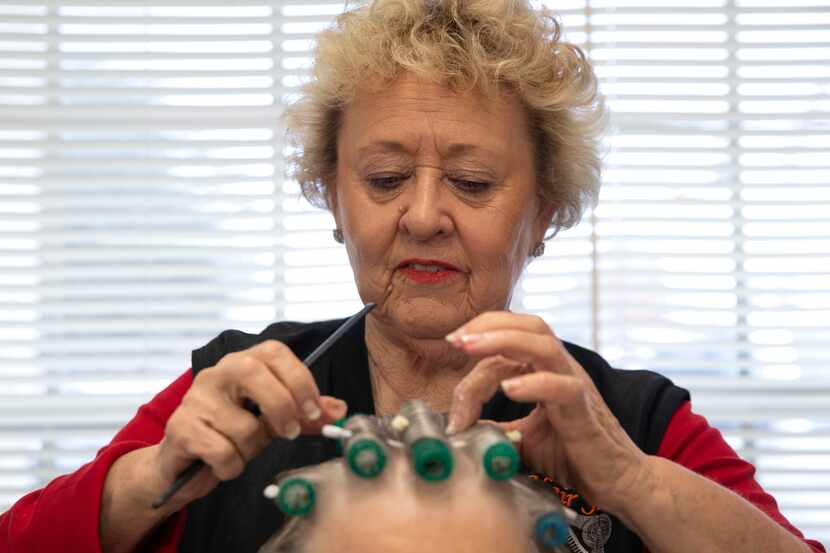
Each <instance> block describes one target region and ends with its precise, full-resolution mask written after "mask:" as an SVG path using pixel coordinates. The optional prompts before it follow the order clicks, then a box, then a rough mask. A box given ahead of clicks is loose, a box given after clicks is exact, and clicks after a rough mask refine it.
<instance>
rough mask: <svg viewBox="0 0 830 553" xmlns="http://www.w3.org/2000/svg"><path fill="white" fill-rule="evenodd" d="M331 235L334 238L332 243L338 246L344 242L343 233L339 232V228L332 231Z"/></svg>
mask: <svg viewBox="0 0 830 553" xmlns="http://www.w3.org/2000/svg"><path fill="white" fill-rule="evenodd" d="M331 235H332V236H333V237H334V241H335V242H337V243H338V244H342V243H343V242H344V240H343V231H342V230H340V229H339V228H336V229H334V230H332V231H331Z"/></svg>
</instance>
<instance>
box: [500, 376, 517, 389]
mask: <svg viewBox="0 0 830 553" xmlns="http://www.w3.org/2000/svg"><path fill="white" fill-rule="evenodd" d="M521 387H522V379H521V378H508V379H507V380H502V381H501V389H502V390H504V391H505V392H513V391H516V390H518V389H519V388H521Z"/></svg>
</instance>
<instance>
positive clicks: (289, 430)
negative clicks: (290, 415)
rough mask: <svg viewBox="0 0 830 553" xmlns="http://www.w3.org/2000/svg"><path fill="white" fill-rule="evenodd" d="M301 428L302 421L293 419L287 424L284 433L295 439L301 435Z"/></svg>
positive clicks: (290, 438) (287, 436)
mask: <svg viewBox="0 0 830 553" xmlns="http://www.w3.org/2000/svg"><path fill="white" fill-rule="evenodd" d="M301 430H302V429H301V428H300V423H298V422H297V421H291V422H289V423H288V424H286V425H285V432H284V433H283V435H284V436H285V437H286V438H288V439H289V440H293V439H295V438H296V437H297V436H299V435H300V432H301Z"/></svg>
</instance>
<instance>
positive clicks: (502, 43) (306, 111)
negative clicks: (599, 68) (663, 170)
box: [284, 0, 606, 231]
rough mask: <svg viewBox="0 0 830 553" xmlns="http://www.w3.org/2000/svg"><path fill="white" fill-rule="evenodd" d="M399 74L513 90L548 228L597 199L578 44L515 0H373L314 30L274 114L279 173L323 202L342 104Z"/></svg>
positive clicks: (590, 95)
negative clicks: (310, 54)
mask: <svg viewBox="0 0 830 553" xmlns="http://www.w3.org/2000/svg"><path fill="white" fill-rule="evenodd" d="M404 73H409V74H413V75H415V76H417V77H419V78H422V79H425V80H428V81H431V82H436V83H440V84H442V85H445V86H449V87H451V88H452V89H453V90H457V91H463V90H470V89H473V88H476V89H478V90H479V91H481V92H482V93H484V94H488V93H494V92H496V93H497V92H501V91H508V92H510V93H513V94H516V95H517V97H518V98H519V99H520V100H521V101H522V104H523V105H524V107H525V109H526V110H527V114H528V121H529V127H530V128H529V129H528V132H529V135H530V137H531V141H532V143H533V144H534V148H535V152H534V155H535V163H536V178H537V184H538V188H539V195H540V197H541V198H542V199H543V201H544V202H549V203H550V205H553V206H555V208H556V211H555V215H554V216H553V220H552V221H551V226H552V227H553V228H554V229H555V230H556V231H558V230H559V229H560V228H569V227H571V226H573V225H575V224H576V223H578V222H579V220H580V218H581V216H582V213H583V211H584V210H585V208H586V207H587V206H588V205H594V204H595V203H596V200H597V196H598V194H599V185H600V157H599V139H600V136H601V134H602V131H603V130H604V127H605V120H606V118H605V113H606V112H605V108H604V104H603V101H602V97H601V96H600V95H599V93H598V90H597V79H596V76H595V74H594V72H593V69H592V67H591V63H590V62H589V61H588V60H587V59H586V57H585V54H584V53H583V51H582V50H581V49H580V48H579V47H577V46H575V45H573V44H570V43H567V42H564V41H563V40H561V28H560V24H559V22H558V21H557V19H556V18H555V17H554V16H553V15H552V14H551V13H550V12H549V11H547V10H535V9H534V8H532V7H531V6H530V5H529V4H528V2H527V1H526V0H373V1H371V2H370V3H368V4H365V5H362V6H359V7H357V8H355V9H351V10H348V11H346V12H345V13H343V14H342V15H340V16H339V17H338V18H337V19H336V21H335V24H334V26H333V27H332V28H330V29H328V30H325V31H323V32H322V33H320V35H319V36H318V39H317V51H316V58H315V63H314V67H313V71H312V74H311V79H310V80H309V82H308V83H307V84H306V85H305V86H304V87H303V89H302V94H301V96H300V98H299V99H298V100H297V101H296V102H294V103H293V104H291V105H290V106H288V107H287V108H286V111H285V113H284V122H285V125H286V130H287V139H288V143H289V145H291V146H293V151H294V152H295V154H293V155H292V156H291V157H290V158H289V164H290V165H289V172H290V175H291V176H292V177H293V178H294V179H296V180H297V182H298V183H299V185H300V188H301V190H302V193H303V195H304V196H305V197H306V198H307V199H308V200H309V201H310V202H311V203H312V204H314V205H316V206H318V207H324V208H329V207H330V206H329V205H328V194H327V188H326V187H327V182H332V179H333V176H334V174H335V172H336V167H337V135H338V130H339V127H340V120H341V115H342V113H343V110H344V109H346V108H347V107H348V105H349V103H350V102H351V100H352V99H353V98H354V96H355V94H356V93H357V91H358V89H360V88H364V87H367V86H368V87H372V86H377V87H380V86H383V85H385V84H389V83H390V82H392V81H394V80H395V79H396V78H398V77H400V76H401V75H402V74H404Z"/></svg>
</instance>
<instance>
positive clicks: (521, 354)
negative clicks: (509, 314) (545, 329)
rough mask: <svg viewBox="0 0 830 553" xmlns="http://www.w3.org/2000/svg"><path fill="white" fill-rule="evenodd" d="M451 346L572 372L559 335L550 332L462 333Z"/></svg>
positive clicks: (474, 353)
mask: <svg viewBox="0 0 830 553" xmlns="http://www.w3.org/2000/svg"><path fill="white" fill-rule="evenodd" d="M452 344H453V346H454V347H456V348H458V349H459V350H461V351H463V352H464V353H466V354H467V355H470V356H472V357H485V356H488V355H498V354H501V355H503V356H505V357H508V358H510V359H513V360H516V361H519V362H522V363H529V364H531V365H532V366H533V367H534V368H536V369H539V370H547V371H553V372H559V373H563V374H574V373H575V372H576V371H575V367H574V366H572V364H571V362H570V355H568V354H567V352H566V351H565V348H564V346H562V343H561V342H560V341H559V339H558V338H556V337H555V336H553V335H552V334H536V333H533V332H527V331H524V330H513V329H501V330H490V331H487V332H482V333H480V334H465V335H464V336H462V337H461V338H459V339H457V340H455V341H454V342H452Z"/></svg>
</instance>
